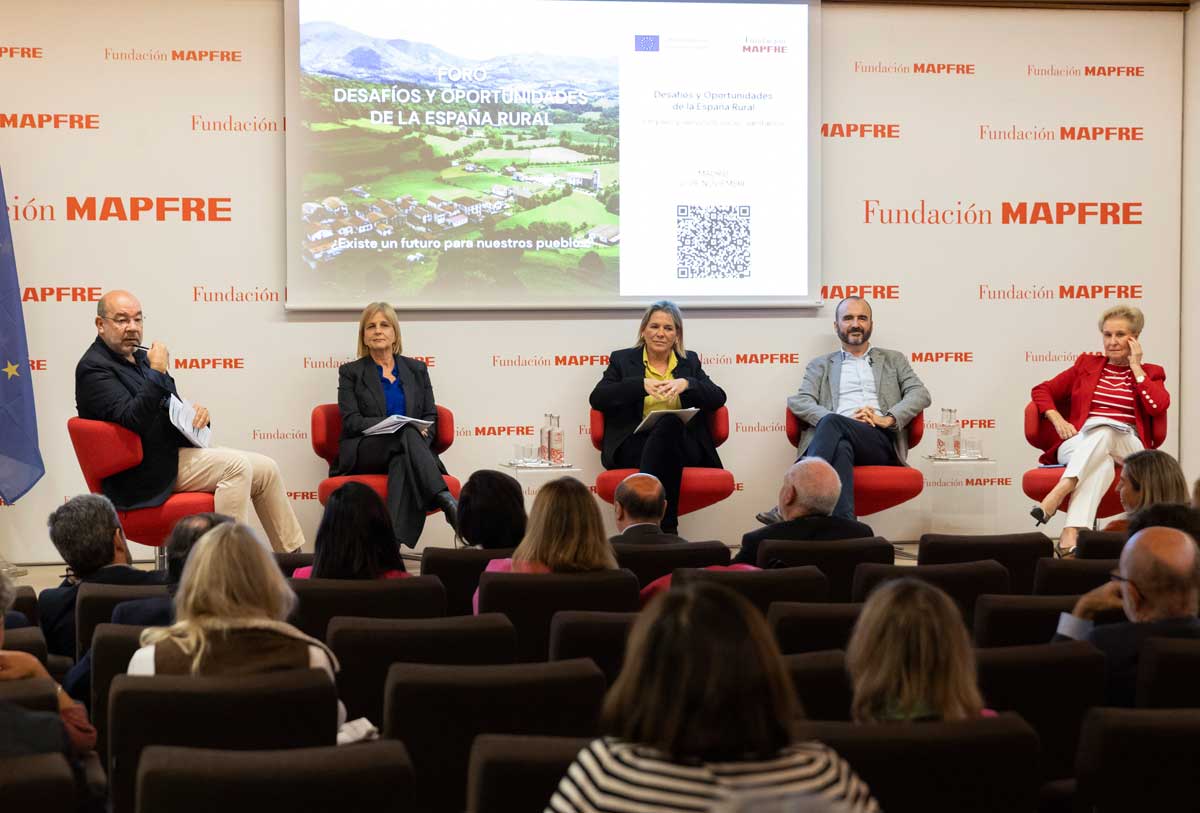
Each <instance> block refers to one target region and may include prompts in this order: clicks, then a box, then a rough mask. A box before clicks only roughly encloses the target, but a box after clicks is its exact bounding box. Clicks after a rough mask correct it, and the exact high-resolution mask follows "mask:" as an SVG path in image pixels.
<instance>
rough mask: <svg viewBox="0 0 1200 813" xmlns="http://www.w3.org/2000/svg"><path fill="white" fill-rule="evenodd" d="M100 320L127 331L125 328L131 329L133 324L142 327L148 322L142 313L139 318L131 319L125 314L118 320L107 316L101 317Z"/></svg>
mask: <svg viewBox="0 0 1200 813" xmlns="http://www.w3.org/2000/svg"><path fill="white" fill-rule="evenodd" d="M100 318H101V319H104V320H105V321H108V322H112V323H113V324H114V325H116V326H117V327H119V328H121V329H125V328H127V327H129V325H130V324H131V323H132V324H133V325H135V326H137V327H141V326H142V325H143V324H145V322H146V317H145V316H142V315H141V314H140V313H139V314H138V315H137V316H134V317H133V318H130V317H128V316H126V315H125V314H121V315H120V316H118V317H117V318H116V319H111V318H109V317H107V316H101V317H100Z"/></svg>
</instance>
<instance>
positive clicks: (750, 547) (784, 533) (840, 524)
mask: <svg viewBox="0 0 1200 813" xmlns="http://www.w3.org/2000/svg"><path fill="white" fill-rule="evenodd" d="M874 535H875V532H874V531H872V530H871V526H870V525H865V524H863V523H861V522H857V521H855V520H852V519H843V518H841V517H825V516H807V517H797V518H796V519H789V520H785V521H783V522H776V523H775V524H774V525H767V526H766V527H763V528H758V529H757V530H753V531H751V532H750V533H748V534H744V535H743V536H742V549H741V550H740V551H738V555H737V556H735V557H734V558H733V561H734V563H735V564H745V565H757V564H758V546H759V545H760V544H762V543H763V541H765V540H767V539H813V540H829V539H866V538H867V537H871V536H874Z"/></svg>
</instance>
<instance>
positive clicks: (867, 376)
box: [837, 350, 880, 418]
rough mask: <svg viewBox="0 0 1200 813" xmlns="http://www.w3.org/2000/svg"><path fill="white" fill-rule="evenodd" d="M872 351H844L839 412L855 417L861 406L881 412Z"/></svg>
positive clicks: (839, 392)
mask: <svg viewBox="0 0 1200 813" xmlns="http://www.w3.org/2000/svg"><path fill="white" fill-rule="evenodd" d="M870 355H871V351H870V350H868V351H867V352H866V353H863V354H862V355H861V356H856V355H854V354H853V353H847V352H846V351H845V350H843V351H842V379H841V383H840V386H839V387H838V400H837V412H838V414H839V415H845V416H846V417H847V418H852V417H854V413H855V411H856V410H858V409H859V408H860V407H865V406H869V407H871V408H872V409H874V410H875V411H876V412H879V411H880V410H879V395H878V393H877V392H876V391H875V371H874V370H872V369H871V361H870Z"/></svg>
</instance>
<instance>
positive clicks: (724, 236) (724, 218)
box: [675, 205, 750, 279]
mask: <svg viewBox="0 0 1200 813" xmlns="http://www.w3.org/2000/svg"><path fill="white" fill-rule="evenodd" d="M675 252H676V261H675V275H676V277H678V278H679V279H701V278H708V279H740V278H742V277H748V276H750V207H749V206H683V205H679V206H676V207H675Z"/></svg>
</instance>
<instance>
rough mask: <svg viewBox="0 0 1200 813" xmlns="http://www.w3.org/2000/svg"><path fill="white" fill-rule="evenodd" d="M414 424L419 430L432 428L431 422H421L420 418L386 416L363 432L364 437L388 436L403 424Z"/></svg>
mask: <svg viewBox="0 0 1200 813" xmlns="http://www.w3.org/2000/svg"><path fill="white" fill-rule="evenodd" d="M410 423H411V424H415V425H416V426H417V427H419V428H421V429H427V428H429V427H430V426H433V421H423V420H421V419H420V418H410V417H408V416H407V415H388V416H387V417H386V418H384V419H383V420H382V421H380V422H379V423H377V424H375V425H374V426H371V427H368V428H367V429H364V430H363V434H364V435H390V434H392V433H393V432H395V431H396V430H398V429H399V428H400V427H401V426H404V425H405V424H410Z"/></svg>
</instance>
